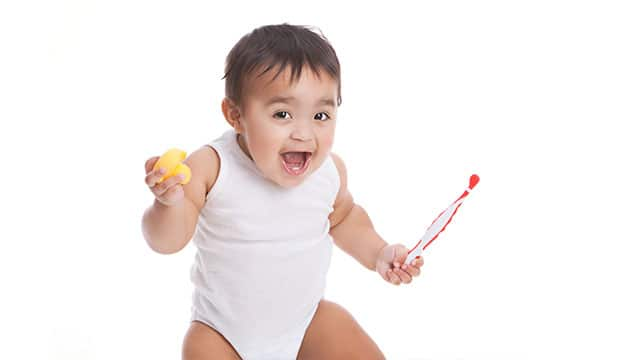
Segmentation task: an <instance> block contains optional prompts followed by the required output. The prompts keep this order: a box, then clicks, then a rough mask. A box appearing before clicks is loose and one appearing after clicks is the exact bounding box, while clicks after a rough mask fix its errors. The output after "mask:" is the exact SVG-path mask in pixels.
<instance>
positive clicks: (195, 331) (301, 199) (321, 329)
mask: <svg viewBox="0 0 640 360" xmlns="http://www.w3.org/2000/svg"><path fill="white" fill-rule="evenodd" d="M226 60H227V61H226V69H225V75H224V79H225V81H226V82H225V98H224V99H223V101H222V113H223V114H224V117H225V119H226V120H227V122H228V123H229V124H230V125H231V126H232V127H233V129H229V130H227V131H226V132H224V133H223V134H221V135H220V136H219V137H218V138H217V139H215V140H213V141H211V142H210V143H208V144H206V145H204V146H202V147H201V148H199V149H197V150H196V151H194V152H193V153H192V154H190V155H189V156H188V157H187V159H186V160H185V163H186V164H187V165H188V166H189V167H190V168H191V171H192V177H191V181H190V182H189V183H187V184H186V185H181V184H180V180H181V178H180V176H174V177H170V178H168V179H166V180H165V181H163V182H160V179H161V178H162V176H163V174H164V173H166V169H157V170H156V171H153V170H152V168H153V166H154V164H155V162H156V161H157V160H158V157H157V156H154V157H152V158H150V159H148V160H147V162H146V164H145V169H146V177H145V182H146V184H147V185H148V186H149V188H150V189H151V191H152V192H153V194H154V195H155V200H154V202H153V205H151V206H150V207H149V208H148V209H147V210H146V211H145V213H144V216H143V219H142V228H143V229H142V230H143V234H144V237H145V239H146V241H147V242H148V244H149V246H150V247H151V248H152V249H153V250H154V251H156V252H159V253H163V254H171V253H175V252H177V251H180V250H181V249H182V248H184V247H185V245H186V244H187V243H188V242H189V241H190V240H191V239H192V238H193V243H194V245H195V246H196V248H197V252H196V256H195V261H194V264H193V267H192V269H191V280H192V282H193V284H194V292H193V303H192V309H191V310H192V318H191V325H190V327H189V329H188V331H187V333H186V335H185V337H184V342H183V353H182V354H183V355H182V356H183V359H188V360H191V359H239V358H242V359H261V360H262V359H296V358H299V359H353V358H361V359H383V358H384V355H383V354H382V352H381V351H380V349H379V348H378V346H377V345H376V344H375V342H374V341H373V340H372V339H371V338H370V337H369V336H368V335H367V333H366V332H365V331H364V330H363V329H362V328H361V327H360V326H359V325H358V323H357V322H356V320H355V319H354V318H353V317H352V316H351V315H350V314H349V312H348V311H347V310H345V309H344V308H343V307H341V306H340V305H338V304H335V303H333V302H330V301H327V300H325V299H323V295H324V289H325V282H326V275H327V270H328V267H329V262H330V258H331V253H332V248H333V244H334V243H335V244H336V245H337V246H338V247H339V248H340V249H342V250H343V251H345V252H347V253H348V254H349V255H351V256H352V257H354V258H355V259H356V260H358V261H359V262H360V263H361V264H362V265H363V266H364V267H366V268H367V269H369V270H371V271H376V272H377V273H378V274H379V275H380V276H381V277H382V279H384V280H385V281H387V282H389V283H392V284H394V285H399V284H401V283H410V282H411V279H412V278H413V277H414V276H418V275H419V274H420V267H421V266H422V265H423V264H424V261H423V260H422V258H417V259H416V260H414V261H413V262H412V263H410V264H408V265H403V262H404V259H405V258H406V257H407V254H408V252H409V251H408V249H407V248H406V247H405V246H404V245H402V244H395V245H389V244H387V243H386V242H385V241H384V240H383V239H382V238H381V237H380V236H379V235H378V234H377V233H376V232H375V230H374V228H373V225H372V223H371V220H370V219H369V216H368V215H367V213H366V212H365V210H364V209H363V208H362V207H360V206H359V205H357V204H355V203H354V200H353V197H352V196H351V194H350V192H349V189H348V187H347V170H346V167H345V164H344V162H343V161H342V159H341V158H340V157H338V155H336V154H335V153H332V152H331V147H332V144H333V140H334V135H335V128H336V121H337V115H338V114H337V110H338V106H339V105H340V103H341V95H340V64H339V62H338V58H337V56H336V53H335V51H334V49H333V47H332V46H331V45H330V44H329V43H328V41H327V40H326V38H325V37H324V36H323V35H322V34H321V33H317V32H315V31H312V30H311V29H309V28H306V27H301V26H293V25H288V24H282V25H272V26H264V27H261V28H257V29H255V30H253V31H252V32H251V33H249V34H247V35H245V36H244V37H243V38H241V39H240V41H238V43H237V44H236V45H235V46H234V47H233V49H231V52H230V53H229V54H228V56H227V59H226Z"/></svg>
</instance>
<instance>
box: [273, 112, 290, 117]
mask: <svg viewBox="0 0 640 360" xmlns="http://www.w3.org/2000/svg"><path fill="white" fill-rule="evenodd" d="M287 115H289V118H291V115H290V114H289V113H288V112H286V111H278V112H277V113H275V114H273V116H274V117H277V118H280V119H286V118H287Z"/></svg>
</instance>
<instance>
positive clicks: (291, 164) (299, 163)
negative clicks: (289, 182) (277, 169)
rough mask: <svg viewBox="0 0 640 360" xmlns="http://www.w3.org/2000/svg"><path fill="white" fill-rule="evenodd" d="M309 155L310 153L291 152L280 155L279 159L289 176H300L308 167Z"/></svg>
mask: <svg viewBox="0 0 640 360" xmlns="http://www.w3.org/2000/svg"><path fill="white" fill-rule="evenodd" d="M311 155H312V154H311V153H310V152H297V151H292V152H286V153H282V154H280V157H282V163H283V165H284V168H285V170H287V172H288V173H289V174H291V175H300V174H302V173H303V172H305V170H306V169H307V167H309V162H310V159H311Z"/></svg>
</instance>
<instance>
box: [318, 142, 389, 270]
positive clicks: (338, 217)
mask: <svg viewBox="0 0 640 360" xmlns="http://www.w3.org/2000/svg"><path fill="white" fill-rule="evenodd" d="M331 156H332V157H333V162H334V163H335V164H336V167H337V168H338V173H339V174H340V190H339V192H338V196H337V197H336V200H335V204H334V205H333V209H334V210H333V212H332V213H331V214H330V215H329V220H330V222H331V230H330V231H329V234H330V235H331V237H333V241H334V242H335V244H336V245H337V246H338V247H339V248H340V249H342V250H343V251H344V252H346V253H347V254H349V255H351V256H352V257H353V258H355V259H356V260H358V261H359V262H360V263H361V264H362V265H364V266H365V267H366V268H367V269H369V270H371V271H376V259H377V258H378V253H379V252H380V250H382V249H383V248H384V247H385V246H387V243H386V242H385V241H384V240H383V239H382V238H381V237H380V235H378V234H377V233H376V231H375V230H374V228H373V224H372V223H371V219H370V218H369V215H367V212H366V211H365V210H364V209H363V208H362V207H361V206H360V205H358V204H355V203H354V201H353V196H351V193H350V192H349V189H348V188H347V169H346V167H345V165H344V162H343V161H342V159H341V158H340V157H338V155H336V154H333V153H331Z"/></svg>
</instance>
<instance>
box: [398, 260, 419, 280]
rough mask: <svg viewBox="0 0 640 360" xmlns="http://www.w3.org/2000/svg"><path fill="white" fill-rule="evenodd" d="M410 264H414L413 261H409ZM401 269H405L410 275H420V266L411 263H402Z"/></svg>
mask: <svg viewBox="0 0 640 360" xmlns="http://www.w3.org/2000/svg"><path fill="white" fill-rule="evenodd" d="M411 263H412V264H414V262H413V261H412V262H411ZM402 270H404V271H406V272H407V273H409V274H410V275H411V276H418V275H420V268H418V267H415V266H413V265H411V264H409V265H406V264H402Z"/></svg>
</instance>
